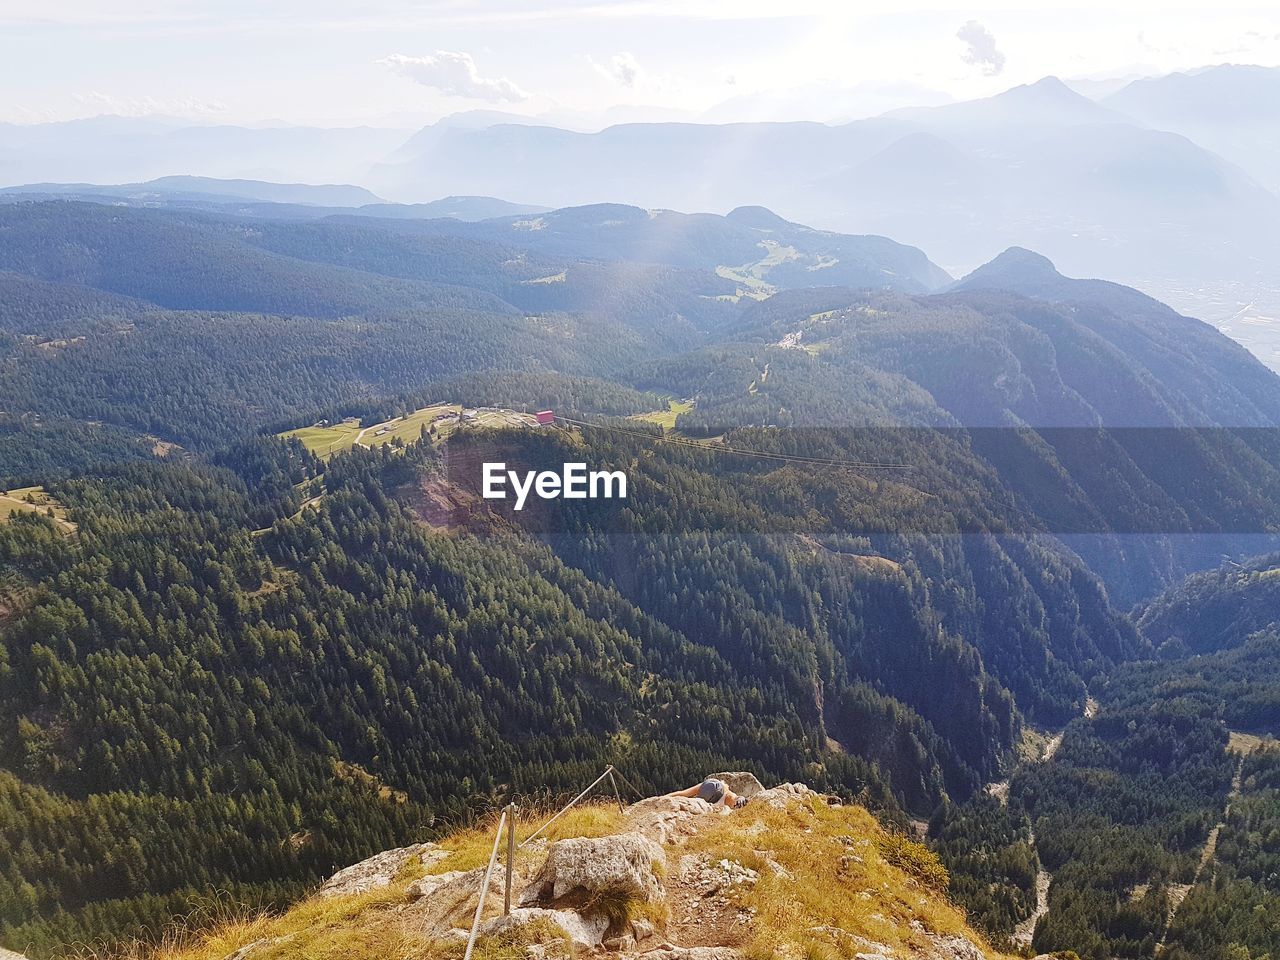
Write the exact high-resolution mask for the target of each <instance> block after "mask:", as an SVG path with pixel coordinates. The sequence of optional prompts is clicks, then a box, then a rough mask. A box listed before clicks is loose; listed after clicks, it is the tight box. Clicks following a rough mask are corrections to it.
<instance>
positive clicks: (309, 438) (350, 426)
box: [280, 420, 360, 457]
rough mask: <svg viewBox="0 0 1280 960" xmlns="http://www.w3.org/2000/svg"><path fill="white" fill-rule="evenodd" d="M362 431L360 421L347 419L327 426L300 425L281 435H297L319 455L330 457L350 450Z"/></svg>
mask: <svg viewBox="0 0 1280 960" xmlns="http://www.w3.org/2000/svg"><path fill="white" fill-rule="evenodd" d="M359 433H360V424H359V421H346V420H344V421H343V422H342V423H335V424H331V425H329V426H327V427H299V428H298V429H297V430H287V431H285V432H284V433H282V434H280V436H281V437H284V438H286V439H287V438H289V437H297V438H298V439H299V440H301V441H302V445H303V446H304V447H306V448H307V449H308V450H310V451H311V452H312V453H314V454H315V455H316V456H318V457H330V456H333V454H335V453H342V452H343V451H344V450H350V449H351V447H352V445H353V444H354V443H355V439H356V436H357V435H358V434H359Z"/></svg>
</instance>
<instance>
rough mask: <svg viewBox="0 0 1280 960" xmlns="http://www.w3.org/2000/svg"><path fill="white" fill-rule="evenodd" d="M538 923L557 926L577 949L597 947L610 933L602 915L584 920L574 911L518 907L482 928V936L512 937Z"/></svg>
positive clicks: (482, 925) (584, 918) (486, 923)
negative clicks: (508, 935)
mask: <svg viewBox="0 0 1280 960" xmlns="http://www.w3.org/2000/svg"><path fill="white" fill-rule="evenodd" d="M539 920H547V921H550V922H551V923H553V924H555V925H556V926H557V927H559V928H560V929H561V930H563V931H564V933H565V935H566V936H567V937H568V938H569V939H570V940H572V941H573V943H574V945H575V946H579V947H587V948H588V949H589V948H591V947H598V946H599V945H600V943H601V942H602V941H603V940H604V935H605V933H606V931H608V929H609V918H608V917H606V916H604V915H603V914H599V915H595V916H583V915H582V914H580V913H577V912H576V911H573V910H546V909H543V908H542V907H517V908H516V909H515V910H512V911H511V913H510V914H509V915H508V916H505V917H494V918H493V919H492V920H487V921H485V922H484V923H483V924H481V926H480V933H481V934H483V935H484V936H493V935H495V934H500V933H510V932H512V931H516V930H519V929H520V928H521V927H525V926H528V925H529V924H531V923H535V922H537V921H539Z"/></svg>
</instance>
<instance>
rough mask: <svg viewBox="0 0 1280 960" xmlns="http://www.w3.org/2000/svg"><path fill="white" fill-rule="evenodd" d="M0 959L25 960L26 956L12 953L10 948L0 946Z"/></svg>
mask: <svg viewBox="0 0 1280 960" xmlns="http://www.w3.org/2000/svg"><path fill="white" fill-rule="evenodd" d="M0 960H27V958H26V957H24V956H23V955H22V954H20V953H14V952H13V951H12V950H6V949H5V948H4V947H0Z"/></svg>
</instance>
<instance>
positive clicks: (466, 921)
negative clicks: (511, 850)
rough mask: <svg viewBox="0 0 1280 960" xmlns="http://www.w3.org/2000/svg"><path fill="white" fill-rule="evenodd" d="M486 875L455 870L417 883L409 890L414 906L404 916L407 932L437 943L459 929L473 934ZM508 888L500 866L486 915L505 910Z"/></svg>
mask: <svg viewBox="0 0 1280 960" xmlns="http://www.w3.org/2000/svg"><path fill="white" fill-rule="evenodd" d="M484 873H485V868H484V867H477V868H476V869H475V870H465V871H461V870H452V871H450V872H449V873H442V874H438V875H435V876H427V877H423V878H422V879H421V880H416V881H414V882H413V883H412V884H410V885H409V890H408V895H409V899H410V901H411V902H410V903H408V904H406V905H405V906H404V907H403V908H402V912H401V917H402V918H403V921H404V925H405V926H406V928H408V929H409V930H412V931H414V932H416V933H421V934H423V935H424V936H427V937H431V938H434V939H439V938H441V937H445V936H447V935H448V934H449V931H450V930H452V929H454V928H455V927H460V928H465V929H467V930H470V929H471V920H472V917H474V916H475V911H476V902H477V900H478V899H479V896H480V883H481V881H482V880H484ZM505 886H506V871H505V870H504V869H503V868H502V866H501V865H498V866H497V867H495V868H494V871H493V876H492V877H491V878H490V880H489V892H488V894H487V898H486V900H485V910H486V912H488V911H492V910H493V909H494V907H495V906H496V907H497V908H498V909H501V908H502V895H503V888H504V887H505Z"/></svg>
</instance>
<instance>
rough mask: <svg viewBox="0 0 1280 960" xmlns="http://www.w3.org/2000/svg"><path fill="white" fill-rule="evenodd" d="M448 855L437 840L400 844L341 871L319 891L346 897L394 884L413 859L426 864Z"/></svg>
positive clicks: (331, 895)
mask: <svg viewBox="0 0 1280 960" xmlns="http://www.w3.org/2000/svg"><path fill="white" fill-rule="evenodd" d="M448 855H449V853H448V851H447V850H441V849H440V848H439V847H437V846H436V845H435V844H434V843H415V844H413V845H412V846H409V847H397V848H396V849H394V850H384V851H383V852H382V853H379V854H376V855H374V856H372V857H370V858H369V859H368V860H361V861H360V862H359V863H356V864H353V865H352V866H349V867H345V868H344V869H342V870H339V871H338V872H337V873H335V874H334V875H333V876H332V877H330V878H329V879H328V880H326V881H325V882H324V883H323V884H322V885H321V887H320V889H319V891H317V892H318V895H319V896H322V897H346V896H352V895H355V894H359V893H368V892H369V891H370V890H377V889H379V888H381V887H388V886H390V885H391V881H393V880H394V879H395V878H396V876H397V875H398V874H399V873H400V871H401V869H403V868H404V866H405V865H406V864H407V863H409V862H410V861H411V860H413V859H415V858H416V859H417V860H418V861H419V862H420V863H422V864H423V865H425V866H430V865H431V864H433V863H438V862H439V861H441V860H443V859H444V858H445V857H447V856H448Z"/></svg>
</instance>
